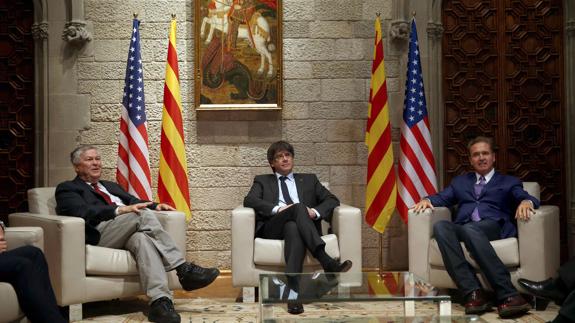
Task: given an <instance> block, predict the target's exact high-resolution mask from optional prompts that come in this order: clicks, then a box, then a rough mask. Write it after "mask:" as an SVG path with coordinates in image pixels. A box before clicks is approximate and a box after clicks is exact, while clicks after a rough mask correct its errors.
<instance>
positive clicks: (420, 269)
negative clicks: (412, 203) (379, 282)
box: [407, 207, 451, 281]
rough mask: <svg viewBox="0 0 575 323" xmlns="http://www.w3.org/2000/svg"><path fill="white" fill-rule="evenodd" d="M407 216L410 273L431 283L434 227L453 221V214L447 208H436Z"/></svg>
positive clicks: (411, 212) (409, 213) (412, 212)
mask: <svg viewBox="0 0 575 323" xmlns="http://www.w3.org/2000/svg"><path fill="white" fill-rule="evenodd" d="M407 214H408V215H407V217H408V221H407V232H408V250H409V271H410V272H412V273H414V274H415V275H417V276H419V277H421V278H422V279H423V280H425V281H429V270H428V268H429V243H430V240H431V238H432V237H433V225H434V224H435V223H437V222H439V221H441V220H449V221H451V212H450V211H449V209H448V208H446V207H436V208H435V209H434V210H433V211H431V209H427V210H425V211H423V212H421V213H415V212H414V211H413V210H409V211H408V213H407Z"/></svg>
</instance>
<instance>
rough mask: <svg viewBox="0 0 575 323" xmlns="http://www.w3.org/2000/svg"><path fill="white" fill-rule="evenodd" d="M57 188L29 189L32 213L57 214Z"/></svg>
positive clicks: (29, 202) (29, 204) (29, 203)
mask: <svg viewBox="0 0 575 323" xmlns="http://www.w3.org/2000/svg"><path fill="white" fill-rule="evenodd" d="M55 195H56V188H55V187H36V188H31V189H29V190H28V208H29V209H30V212H31V213H37V214H54V215H55V214H56V197H55Z"/></svg>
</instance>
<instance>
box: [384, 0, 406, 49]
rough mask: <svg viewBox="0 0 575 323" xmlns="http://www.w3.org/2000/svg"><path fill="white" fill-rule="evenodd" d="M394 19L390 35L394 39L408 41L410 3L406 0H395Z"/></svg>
mask: <svg viewBox="0 0 575 323" xmlns="http://www.w3.org/2000/svg"><path fill="white" fill-rule="evenodd" d="M393 8H394V10H393V15H394V17H393V18H394V20H393V21H392V22H391V26H390V28H389V35H390V37H391V39H392V40H399V41H407V40H408V39H409V21H408V20H409V19H408V14H407V11H408V8H409V3H408V1H405V0H394V2H393Z"/></svg>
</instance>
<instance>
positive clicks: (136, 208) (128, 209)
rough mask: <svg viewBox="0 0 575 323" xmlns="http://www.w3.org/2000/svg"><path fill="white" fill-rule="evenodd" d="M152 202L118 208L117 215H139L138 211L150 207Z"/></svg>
mask: <svg viewBox="0 0 575 323" xmlns="http://www.w3.org/2000/svg"><path fill="white" fill-rule="evenodd" d="M151 204H152V202H144V203H137V204H132V205H124V206H120V207H118V215H122V214H126V213H130V212H134V213H136V214H139V213H140V210H142V209H145V208H147V207H148V206H150V205H151Z"/></svg>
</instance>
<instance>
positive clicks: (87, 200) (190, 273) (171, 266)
mask: <svg viewBox="0 0 575 323" xmlns="http://www.w3.org/2000/svg"><path fill="white" fill-rule="evenodd" d="M70 159H71V161H72V164H73V165H74V170H75V171H76V174H77V176H76V178H74V180H72V181H66V182H63V183H61V184H59V185H58V187H57V188H56V202H57V206H56V211H57V212H58V214H60V215H68V216H77V217H81V218H83V219H84V220H85V222H86V224H85V230H86V243H87V244H92V245H98V246H103V247H110V248H119V249H126V250H129V251H130V252H131V253H132V254H133V255H134V258H135V259H136V262H137V264H138V271H139V274H140V282H141V284H142V288H143V289H144V290H145V291H146V294H147V295H148V297H149V298H150V303H151V307H150V312H149V314H148V319H149V320H150V321H152V322H166V323H172V322H175V323H176V322H177V323H179V322H180V320H181V319H180V315H179V314H178V313H176V311H175V309H174V306H173V303H172V295H171V292H170V290H169V288H168V279H167V276H166V272H167V271H171V270H176V271H177V274H178V278H179V281H180V284H181V285H182V287H183V288H184V289H185V290H193V289H197V288H202V287H205V286H207V285H209V284H210V283H211V282H213V281H214V279H216V277H217V276H218V275H219V270H218V269H216V268H202V267H200V266H198V265H195V264H193V263H190V262H186V261H185V259H184V254H183V252H182V250H178V247H177V246H176V245H175V243H174V241H173V240H172V238H171V237H170V236H169V234H168V233H167V232H166V231H164V229H163V228H162V225H161V224H160V222H159V221H158V219H157V218H156V216H155V215H154V213H153V212H152V211H151V210H157V211H162V210H174V208H173V207H171V206H169V205H167V204H161V203H160V204H157V203H152V202H149V201H143V200H140V199H138V198H136V197H135V196H133V195H131V194H129V193H128V192H126V191H125V190H124V189H123V188H121V187H120V186H119V185H118V184H116V183H114V182H109V181H104V180H100V177H101V175H102V161H101V157H100V152H99V150H98V149H97V148H96V147H94V146H89V145H85V146H80V147H78V148H76V149H74V151H73V152H72V153H71V154H70Z"/></svg>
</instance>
